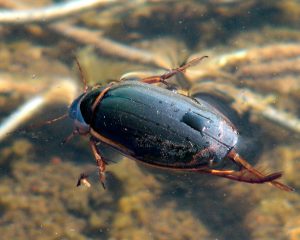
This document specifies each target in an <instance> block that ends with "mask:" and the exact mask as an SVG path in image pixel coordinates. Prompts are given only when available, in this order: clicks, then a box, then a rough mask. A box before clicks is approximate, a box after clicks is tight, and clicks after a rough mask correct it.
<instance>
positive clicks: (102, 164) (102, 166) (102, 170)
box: [90, 137, 106, 189]
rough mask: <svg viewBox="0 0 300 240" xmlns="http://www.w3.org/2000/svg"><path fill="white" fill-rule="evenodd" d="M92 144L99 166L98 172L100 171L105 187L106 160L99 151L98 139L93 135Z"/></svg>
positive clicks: (101, 180)
mask: <svg viewBox="0 0 300 240" xmlns="http://www.w3.org/2000/svg"><path fill="white" fill-rule="evenodd" d="M90 146H91V149H92V152H93V154H94V157H95V160H96V163H97V167H98V172H99V180H100V182H101V184H102V186H103V188H104V189H105V165H106V163H105V161H104V160H103V157H102V156H101V153H100V152H99V150H98V148H97V146H96V141H95V140H94V138H93V137H91V138H90Z"/></svg>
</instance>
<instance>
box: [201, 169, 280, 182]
mask: <svg viewBox="0 0 300 240" xmlns="http://www.w3.org/2000/svg"><path fill="white" fill-rule="evenodd" d="M199 172H204V173H208V174H212V175H215V176H219V177H224V178H229V179H231V180H235V181H240V182H247V183H265V182H272V181H274V180H275V179H277V178H280V177H281V175H282V174H281V173H280V172H276V173H272V174H269V175H265V176H256V175H255V174H252V173H251V172H249V171H248V170H247V169H242V170H240V171H234V170H215V169H200V170H199Z"/></svg>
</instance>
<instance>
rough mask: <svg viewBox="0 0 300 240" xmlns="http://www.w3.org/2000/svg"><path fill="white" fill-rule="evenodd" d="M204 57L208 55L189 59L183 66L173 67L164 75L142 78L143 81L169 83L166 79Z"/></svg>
mask: <svg viewBox="0 0 300 240" xmlns="http://www.w3.org/2000/svg"><path fill="white" fill-rule="evenodd" d="M204 58H207V56H203V57H198V58H194V59H193V60H191V61H189V62H188V63H186V64H185V65H183V66H181V67H178V68H175V69H171V70H170V71H168V72H166V73H164V74H163V75H159V76H151V77H146V78H143V79H141V82H144V83H149V84H153V83H160V82H161V83H164V84H166V85H168V83H167V82H166V80H167V79H168V78H171V77H173V76H174V75H176V74H178V73H180V72H184V71H185V70H186V69H187V68H189V67H191V66H194V65H196V64H198V63H199V62H200V61H201V60H202V59H204Z"/></svg>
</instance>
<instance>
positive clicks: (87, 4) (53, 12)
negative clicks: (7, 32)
mask: <svg viewBox="0 0 300 240" xmlns="http://www.w3.org/2000/svg"><path fill="white" fill-rule="evenodd" d="M114 2H117V0H76V1H71V2H65V3H61V4H55V5H52V6H47V7H43V8H36V9H29V10H23V9H20V10H16V9H14V10H1V11H0V24H28V23H45V22H49V21H53V20H57V19H60V18H64V17H67V16H70V15H74V14H77V13H80V12H83V11H86V10H91V9H94V8H96V7H99V6H103V5H107V4H109V3H114Z"/></svg>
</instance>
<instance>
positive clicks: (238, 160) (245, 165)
mask: <svg viewBox="0 0 300 240" xmlns="http://www.w3.org/2000/svg"><path fill="white" fill-rule="evenodd" d="M228 157H229V158H230V159H232V160H233V161H234V162H236V163H238V164H239V165H241V166H242V167H243V168H244V169H247V170H248V171H249V172H251V173H252V174H253V175H256V176H257V177H260V178H261V177H264V174H262V173H261V172H260V171H258V170H257V169H255V168H254V167H252V166H251V165H250V164H249V163H248V162H247V161H246V160H244V159H243V158H242V157H240V156H239V154H238V153H237V152H236V151H235V150H234V149H232V150H231V151H230V152H229V153H228ZM270 183H271V184H272V185H273V186H275V187H277V188H279V189H281V190H284V191H287V192H290V191H294V189H293V188H291V187H289V186H287V185H285V184H283V183H281V182H278V181H274V180H272V181H270Z"/></svg>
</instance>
